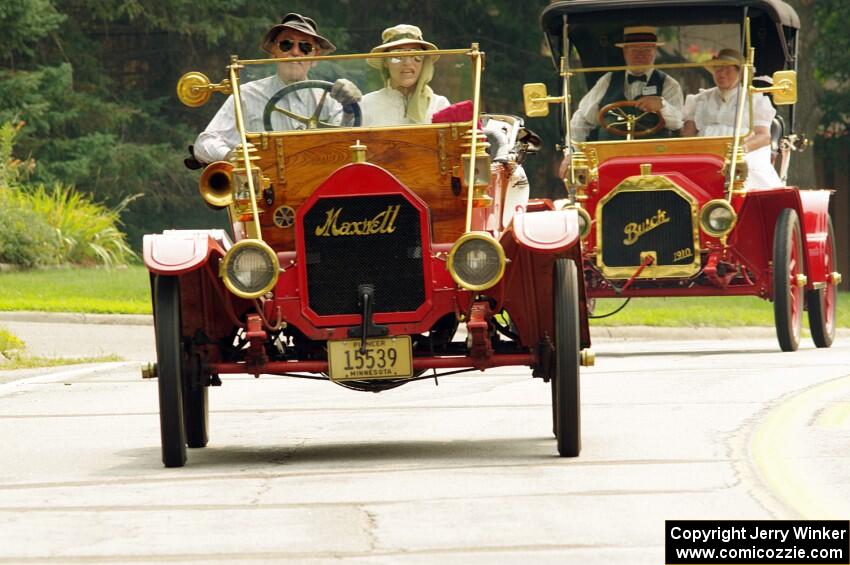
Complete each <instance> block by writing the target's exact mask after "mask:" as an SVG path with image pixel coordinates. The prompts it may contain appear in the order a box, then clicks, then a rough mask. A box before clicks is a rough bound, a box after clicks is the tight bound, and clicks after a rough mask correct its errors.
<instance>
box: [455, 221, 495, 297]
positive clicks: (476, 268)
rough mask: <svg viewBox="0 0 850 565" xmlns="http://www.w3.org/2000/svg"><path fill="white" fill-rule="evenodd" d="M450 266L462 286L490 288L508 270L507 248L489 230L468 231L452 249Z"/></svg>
mask: <svg viewBox="0 0 850 565" xmlns="http://www.w3.org/2000/svg"><path fill="white" fill-rule="evenodd" d="M448 267H449V273H450V274H451V275H452V278H453V279H454V281H455V282H456V283H457V284H458V285H459V286H461V287H463V288H465V289H468V290H486V289H488V288H490V287H492V286H493V285H495V284H496V283H497V282H499V280H501V278H502V275H503V274H504V273H505V250H504V249H502V246H501V245H499V242H498V241H496V240H495V239H493V236H491V235H490V234H489V233H487V232H469V233H465V234H463V235H462V236H461V237H460V239H458V240H457V241H456V242H455V244H454V246H453V247H452V250H451V251H450V252H449V259H448Z"/></svg>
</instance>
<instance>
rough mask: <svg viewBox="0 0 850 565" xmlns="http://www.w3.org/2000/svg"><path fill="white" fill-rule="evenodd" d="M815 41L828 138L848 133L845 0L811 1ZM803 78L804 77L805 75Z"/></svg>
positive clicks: (849, 50) (849, 61) (849, 8)
mask: <svg viewBox="0 0 850 565" xmlns="http://www.w3.org/2000/svg"><path fill="white" fill-rule="evenodd" d="M811 8H812V12H813V14H814V17H815V22H814V24H815V27H816V29H817V33H818V41H817V42H815V43H814V44H813V48H814V59H815V67H816V73H815V74H816V77H817V78H818V79H819V81H820V82H821V83H822V84H823V85H825V87H826V90H825V91H824V92H823V94H822V96H821V99H820V100H819V103H820V106H821V109H822V110H823V118H822V119H821V124H822V125H823V131H822V136H823V137H825V138H827V139H831V138H835V137H841V136H845V135H847V133H848V132H847V128H848V125H850V111H848V108H850V91H848V89H847V86H848V85H850V35H848V34H847V22H848V21H850V3H848V2H847V1H846V0H818V1H817V2H812V3H811ZM804 80H805V79H804Z"/></svg>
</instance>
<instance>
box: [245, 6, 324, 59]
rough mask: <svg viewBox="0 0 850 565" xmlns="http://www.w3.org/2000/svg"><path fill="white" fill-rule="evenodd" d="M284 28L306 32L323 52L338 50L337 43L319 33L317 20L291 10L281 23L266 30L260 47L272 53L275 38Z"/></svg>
mask: <svg viewBox="0 0 850 565" xmlns="http://www.w3.org/2000/svg"><path fill="white" fill-rule="evenodd" d="M284 29H294V30H295V31H300V32H301V33H306V34H307V35H309V36H310V37H313V38H315V39H316V41H317V42H318V44H319V49H321V50H322V52H323V53H326V54H327V53H330V52H332V51H335V50H336V45H334V44H333V43H331V42H330V41H328V40H327V39H325V38H324V37H322V36H321V35H319V34H318V33H317V30H318V27H317V26H316V22H315V20H313V19H312V18H308V17H306V16H302V15H301V14H296V13H295V12H290V13H288V14H286V15H285V16H283V17H282V18H281V19H280V23H279V24H275V25H273V26H272V27H271V29H270V30H269V31H267V32H266V34H265V35H264V36H263V41H262V42H261V43H260V48H261V49H262V50H263V51H265V52H266V53H271V52H272V45H274V40H275V38H276V37H277V34H278V33H280V32H281V31H283V30H284Z"/></svg>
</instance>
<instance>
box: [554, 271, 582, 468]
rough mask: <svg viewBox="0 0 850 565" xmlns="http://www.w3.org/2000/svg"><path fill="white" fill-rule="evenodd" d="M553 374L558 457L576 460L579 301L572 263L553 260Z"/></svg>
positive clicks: (578, 414) (579, 425) (579, 428)
mask: <svg viewBox="0 0 850 565" xmlns="http://www.w3.org/2000/svg"><path fill="white" fill-rule="evenodd" d="M552 290H553V294H554V299H555V375H554V377H553V379H552V399H553V405H552V407H553V413H554V420H555V437H556V438H557V440H558V454H559V455H560V456H561V457H577V456H578V454H579V452H580V451H581V410H580V394H579V366H580V362H579V359H580V357H579V356H580V351H579V350H580V344H579V311H578V307H579V302H578V274H577V270H576V264H575V262H573V261H571V260H569V259H558V260H557V261H555V273H554V281H553V289H552Z"/></svg>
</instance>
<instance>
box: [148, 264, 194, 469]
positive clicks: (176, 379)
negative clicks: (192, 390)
mask: <svg viewBox="0 0 850 565" xmlns="http://www.w3.org/2000/svg"><path fill="white" fill-rule="evenodd" d="M154 318H155V322H154V323H155V326H156V357H157V381H158V383H159V427H160V434H161V437H162V462H163V464H164V465H165V466H166V467H182V466H183V465H185V464H186V428H185V427H184V423H183V384H182V380H183V379H182V365H183V363H182V348H181V339H180V285H179V282H178V280H177V277H166V276H158V277H157V278H156V281H155V283H154Z"/></svg>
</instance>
